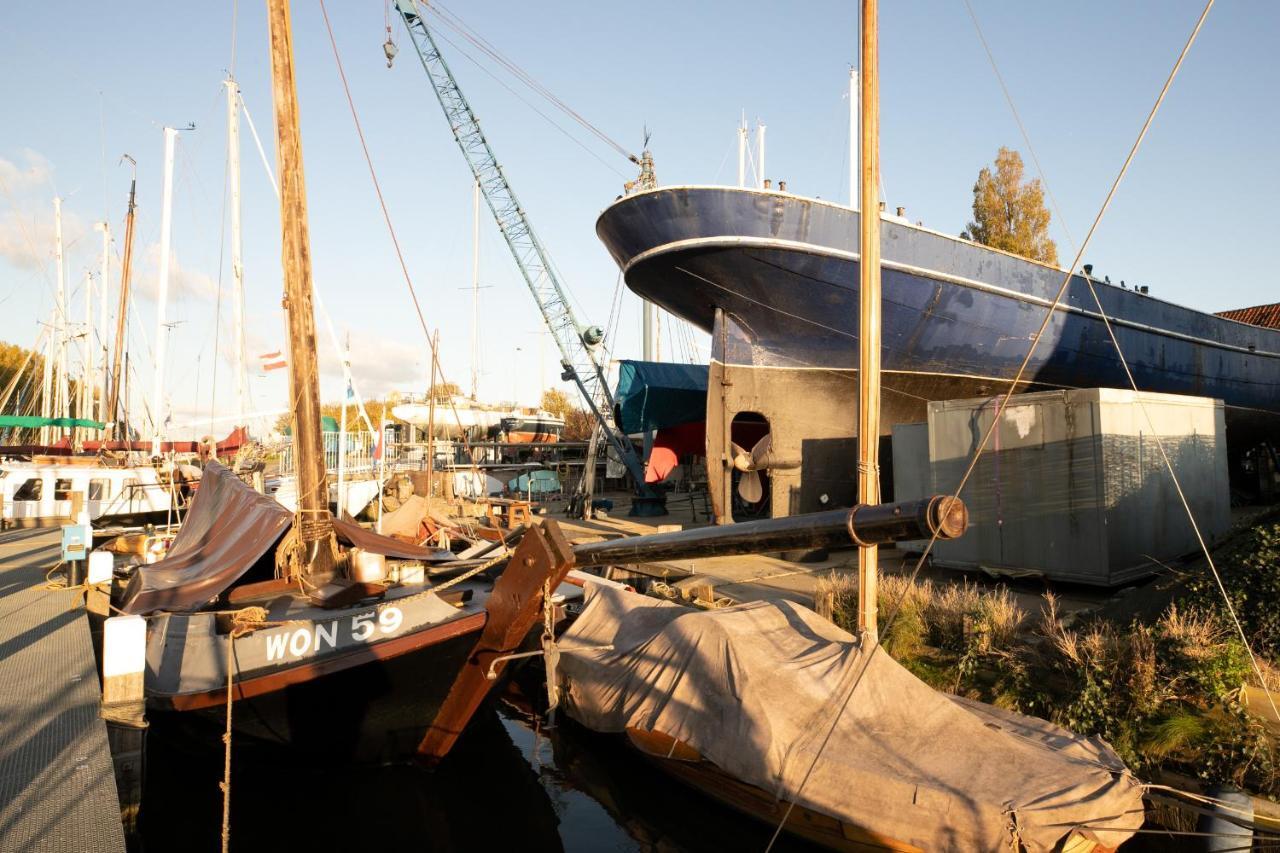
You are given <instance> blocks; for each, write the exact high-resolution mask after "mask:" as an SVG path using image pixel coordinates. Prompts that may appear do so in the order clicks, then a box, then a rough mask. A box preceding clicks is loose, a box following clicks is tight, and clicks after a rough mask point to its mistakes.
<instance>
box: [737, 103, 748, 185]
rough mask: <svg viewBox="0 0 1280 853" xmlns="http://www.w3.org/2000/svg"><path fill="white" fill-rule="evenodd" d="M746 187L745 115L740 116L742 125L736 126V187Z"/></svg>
mask: <svg viewBox="0 0 1280 853" xmlns="http://www.w3.org/2000/svg"><path fill="white" fill-rule="evenodd" d="M746 185H747V114H746V113H745V112H744V113H743V114H742V124H740V125H738V186H740V187H745V186H746Z"/></svg>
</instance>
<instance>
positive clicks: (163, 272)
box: [151, 127, 178, 456]
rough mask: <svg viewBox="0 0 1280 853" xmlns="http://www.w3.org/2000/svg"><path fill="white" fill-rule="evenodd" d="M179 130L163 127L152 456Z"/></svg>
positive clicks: (156, 446) (160, 394)
mask: <svg viewBox="0 0 1280 853" xmlns="http://www.w3.org/2000/svg"><path fill="white" fill-rule="evenodd" d="M177 140H178V131H177V130H176V129H174V128H172V127H166V128H165V129H164V184H163V187H162V189H161V200H160V293H159V295H158V296H157V298H156V364H155V379H154V380H153V381H152V384H151V455H152V456H159V455H160V438H161V435H160V433H161V430H163V429H164V420H165V419H164V358H165V349H166V347H167V345H168V343H169V327H168V326H167V325H165V309H166V308H167V303H168V301H169V264H170V254H171V252H172V241H173V148H174V144H175V143H176V142H177Z"/></svg>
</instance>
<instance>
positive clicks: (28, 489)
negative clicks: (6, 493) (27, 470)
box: [13, 477, 44, 501]
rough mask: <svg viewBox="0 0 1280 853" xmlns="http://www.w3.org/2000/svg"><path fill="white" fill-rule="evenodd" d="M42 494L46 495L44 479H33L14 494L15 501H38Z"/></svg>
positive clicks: (19, 487)
mask: <svg viewBox="0 0 1280 853" xmlns="http://www.w3.org/2000/svg"><path fill="white" fill-rule="evenodd" d="M42 494H44V478H43V477H32V478H31V479H30V480H27V481H26V482H25V483H23V484H22V485H21V486H18V490H17V491H16V492H14V493H13V499H14V500H15V501H38V500H40V496H41V495H42Z"/></svg>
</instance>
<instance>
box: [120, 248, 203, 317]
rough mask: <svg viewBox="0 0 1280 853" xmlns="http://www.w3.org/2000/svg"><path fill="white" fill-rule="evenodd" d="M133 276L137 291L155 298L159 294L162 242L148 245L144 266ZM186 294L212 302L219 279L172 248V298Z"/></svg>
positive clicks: (145, 297) (170, 269)
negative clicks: (181, 258) (196, 267)
mask: <svg viewBox="0 0 1280 853" xmlns="http://www.w3.org/2000/svg"><path fill="white" fill-rule="evenodd" d="M139 273H140V274H138V275H136V277H135V278H134V283H133V289H134V292H135V293H136V294H137V295H138V296H140V297H142V298H143V299H147V300H150V301H151V302H155V301H156V300H157V299H159V298H160V244H159V243H152V244H151V245H150V246H147V248H146V251H145V252H143V256H142V269H141V270H140V271H139ZM184 297H187V298H191V299H199V300H203V301H206V302H212V301H214V300H215V299H217V297H218V283H217V281H215V280H214V279H213V277H212V276H209V275H207V274H205V273H202V272H200V271H199V270H193V269H188V268H187V267H185V266H183V265H182V263H181V262H180V261H179V260H178V253H177V252H176V251H175V252H173V254H172V256H171V259H170V261H169V301H170V302H173V301H176V300H178V299H182V298H184Z"/></svg>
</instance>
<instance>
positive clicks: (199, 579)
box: [120, 462, 293, 614]
mask: <svg viewBox="0 0 1280 853" xmlns="http://www.w3.org/2000/svg"><path fill="white" fill-rule="evenodd" d="M292 523H293V514H292V513H291V512H289V510H287V509H285V508H284V507H282V506H281V505H280V504H278V503H276V501H275V500H273V499H272V498H269V497H267V496H265V495H260V494H258V493H257V492H255V491H254V490H253V489H251V488H249V487H248V486H247V485H245V484H244V483H243V482H241V480H240V478H239V477H237V476H236V475H235V474H232V473H231V472H230V471H229V470H227V469H226V468H225V467H223V466H222V465H219V464H218V463H217V462H210V463H209V464H207V465H206V466H205V468H204V476H203V477H202V478H201V480H200V488H198V489H196V495H195V498H194V499H193V500H192V501H191V510H190V511H189V512H188V513H187V517H186V520H185V521H183V523H182V527H180V528H179V529H178V535H177V536H176V537H175V538H174V540H173V545H171V546H170V548H169V554H168V556H167V557H165V558H164V559H163V560H161V561H160V562H158V563H154V564H152V565H150V566H141V567H139V568H138V570H137V571H135V572H134V573H133V577H132V578H130V579H129V585H128V586H127V587H125V591H124V599H123V602H122V604H121V607H120V609H121V610H123V611H124V612H125V613H137V614H147V613H153V612H155V611H157V610H167V611H170V612H182V611H189V610H198V609H199V608H200V607H202V606H204V605H205V604H207V603H208V602H210V601H212V600H213V599H214V598H217V597H218V596H219V595H221V594H222V592H223V590H225V589H226V588H227V587H229V586H231V584H233V583H235V582H236V581H237V580H239V579H240V576H241V575H243V574H244V573H245V572H246V571H248V570H249V567H250V566H252V565H253V564H254V563H256V562H257V561H258V560H259V558H261V557H262V555H263V554H265V553H267V551H269V550H270V549H271V548H272V547H273V546H274V545H275V544H276V542H277V541H279V539H280V537H281V536H283V535H284V532H285V531H286V530H288V529H289V525H290V524H292Z"/></svg>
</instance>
